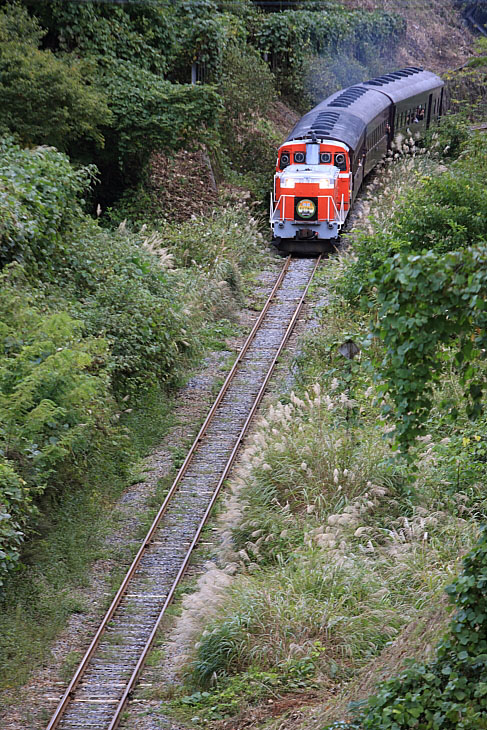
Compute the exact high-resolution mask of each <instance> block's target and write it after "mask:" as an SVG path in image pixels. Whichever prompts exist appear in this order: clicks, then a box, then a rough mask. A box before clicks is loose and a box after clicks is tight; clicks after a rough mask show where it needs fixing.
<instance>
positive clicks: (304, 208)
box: [296, 198, 316, 218]
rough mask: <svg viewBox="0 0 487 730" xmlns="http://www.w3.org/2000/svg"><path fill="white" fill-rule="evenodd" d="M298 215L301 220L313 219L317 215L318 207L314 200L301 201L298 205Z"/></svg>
mask: <svg viewBox="0 0 487 730" xmlns="http://www.w3.org/2000/svg"><path fill="white" fill-rule="evenodd" d="M296 213H297V214H298V215H299V217H300V218H312V217H313V216H314V214H315V213H316V205H315V203H313V201H312V200H308V198H304V200H300V201H299V203H298V204H297V206H296Z"/></svg>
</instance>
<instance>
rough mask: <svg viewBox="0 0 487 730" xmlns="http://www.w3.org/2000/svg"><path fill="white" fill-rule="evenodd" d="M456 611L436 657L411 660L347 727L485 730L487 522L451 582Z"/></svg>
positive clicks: (449, 589) (365, 729)
mask: <svg viewBox="0 0 487 730" xmlns="http://www.w3.org/2000/svg"><path fill="white" fill-rule="evenodd" d="M446 592H447V593H448V595H449V597H450V601H451V602H452V603H453V604H454V605H455V606H456V609H457V611H456V613H455V615H454V616H453V619H452V621H451V624H450V630H449V633H448V634H447V635H446V636H445V637H444V639H443V640H442V641H441V642H440V643H439V645H438V647H437V650H436V658H435V659H434V660H433V661H431V662H428V663H426V664H420V663H414V664H411V665H410V666H409V667H408V668H407V669H406V670H405V671H403V672H401V673H400V674H399V675H398V676H397V677H394V678H392V679H389V680H387V681H386V682H384V683H382V684H381V685H380V686H379V689H378V692H377V694H375V695H373V696H372V697H371V698H369V700H368V703H367V705H366V707H365V709H363V710H362V711H361V713H360V715H359V717H358V718H357V719H356V721H354V722H352V723H343V722H339V723H335V724H334V725H332V726H331V727H332V728H334V729H335V730H338V728H347V729H348V730H359V729H360V730H406V728H417V730H483V729H484V730H485V728H487V527H485V526H484V527H483V528H481V534H480V539H479V541H478V543H477V545H476V546H475V548H474V549H473V550H471V551H470V552H469V553H468V554H467V556H466V557H465V559H464V563H463V572H462V573H461V575H460V576H459V577H458V578H457V580H456V581H455V582H454V583H452V584H451V585H450V586H448V587H447V589H446Z"/></svg>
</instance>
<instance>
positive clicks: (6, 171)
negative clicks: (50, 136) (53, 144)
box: [0, 138, 94, 270]
mask: <svg viewBox="0 0 487 730" xmlns="http://www.w3.org/2000/svg"><path fill="white" fill-rule="evenodd" d="M93 177H94V168H93V167H92V166H91V167H85V168H82V169H79V170H75V169H74V168H73V167H71V165H70V163H69V160H68V158H67V157H66V156H65V155H63V154H61V153H59V152H56V150H54V149H48V148H45V147H38V148H36V149H33V150H29V149H24V150H23V149H21V148H20V147H18V146H17V145H14V144H13V143H12V141H11V140H10V139H8V138H7V139H4V140H0V266H3V265H4V264H6V263H9V262H10V261H13V260H17V261H25V262H26V264H27V266H28V267H29V268H30V269H32V270H36V269H37V267H39V266H42V268H43V269H46V268H47V269H52V268H55V267H56V266H57V265H59V264H60V263H61V262H62V259H63V256H64V255H65V238H66V236H68V235H69V232H70V231H71V230H72V227H73V225H74V224H75V222H76V221H77V219H78V218H79V216H80V213H81V208H80V203H81V196H82V195H83V193H85V192H86V191H87V190H88V189H89V186H90V184H91V181H92V180H93Z"/></svg>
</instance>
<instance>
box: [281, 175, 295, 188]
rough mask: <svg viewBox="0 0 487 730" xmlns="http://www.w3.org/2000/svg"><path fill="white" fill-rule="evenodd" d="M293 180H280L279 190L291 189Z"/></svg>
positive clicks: (287, 178)
mask: <svg viewBox="0 0 487 730" xmlns="http://www.w3.org/2000/svg"><path fill="white" fill-rule="evenodd" d="M293 187H294V180H293V179H292V178H290V177H283V178H281V188H293Z"/></svg>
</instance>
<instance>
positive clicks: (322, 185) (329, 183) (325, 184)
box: [320, 177, 333, 190]
mask: <svg viewBox="0 0 487 730" xmlns="http://www.w3.org/2000/svg"><path fill="white" fill-rule="evenodd" d="M332 187H333V183H332V181H331V180H329V179H328V178H327V177H325V178H322V179H321V180H320V188H321V190H323V189H324V188H332Z"/></svg>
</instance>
